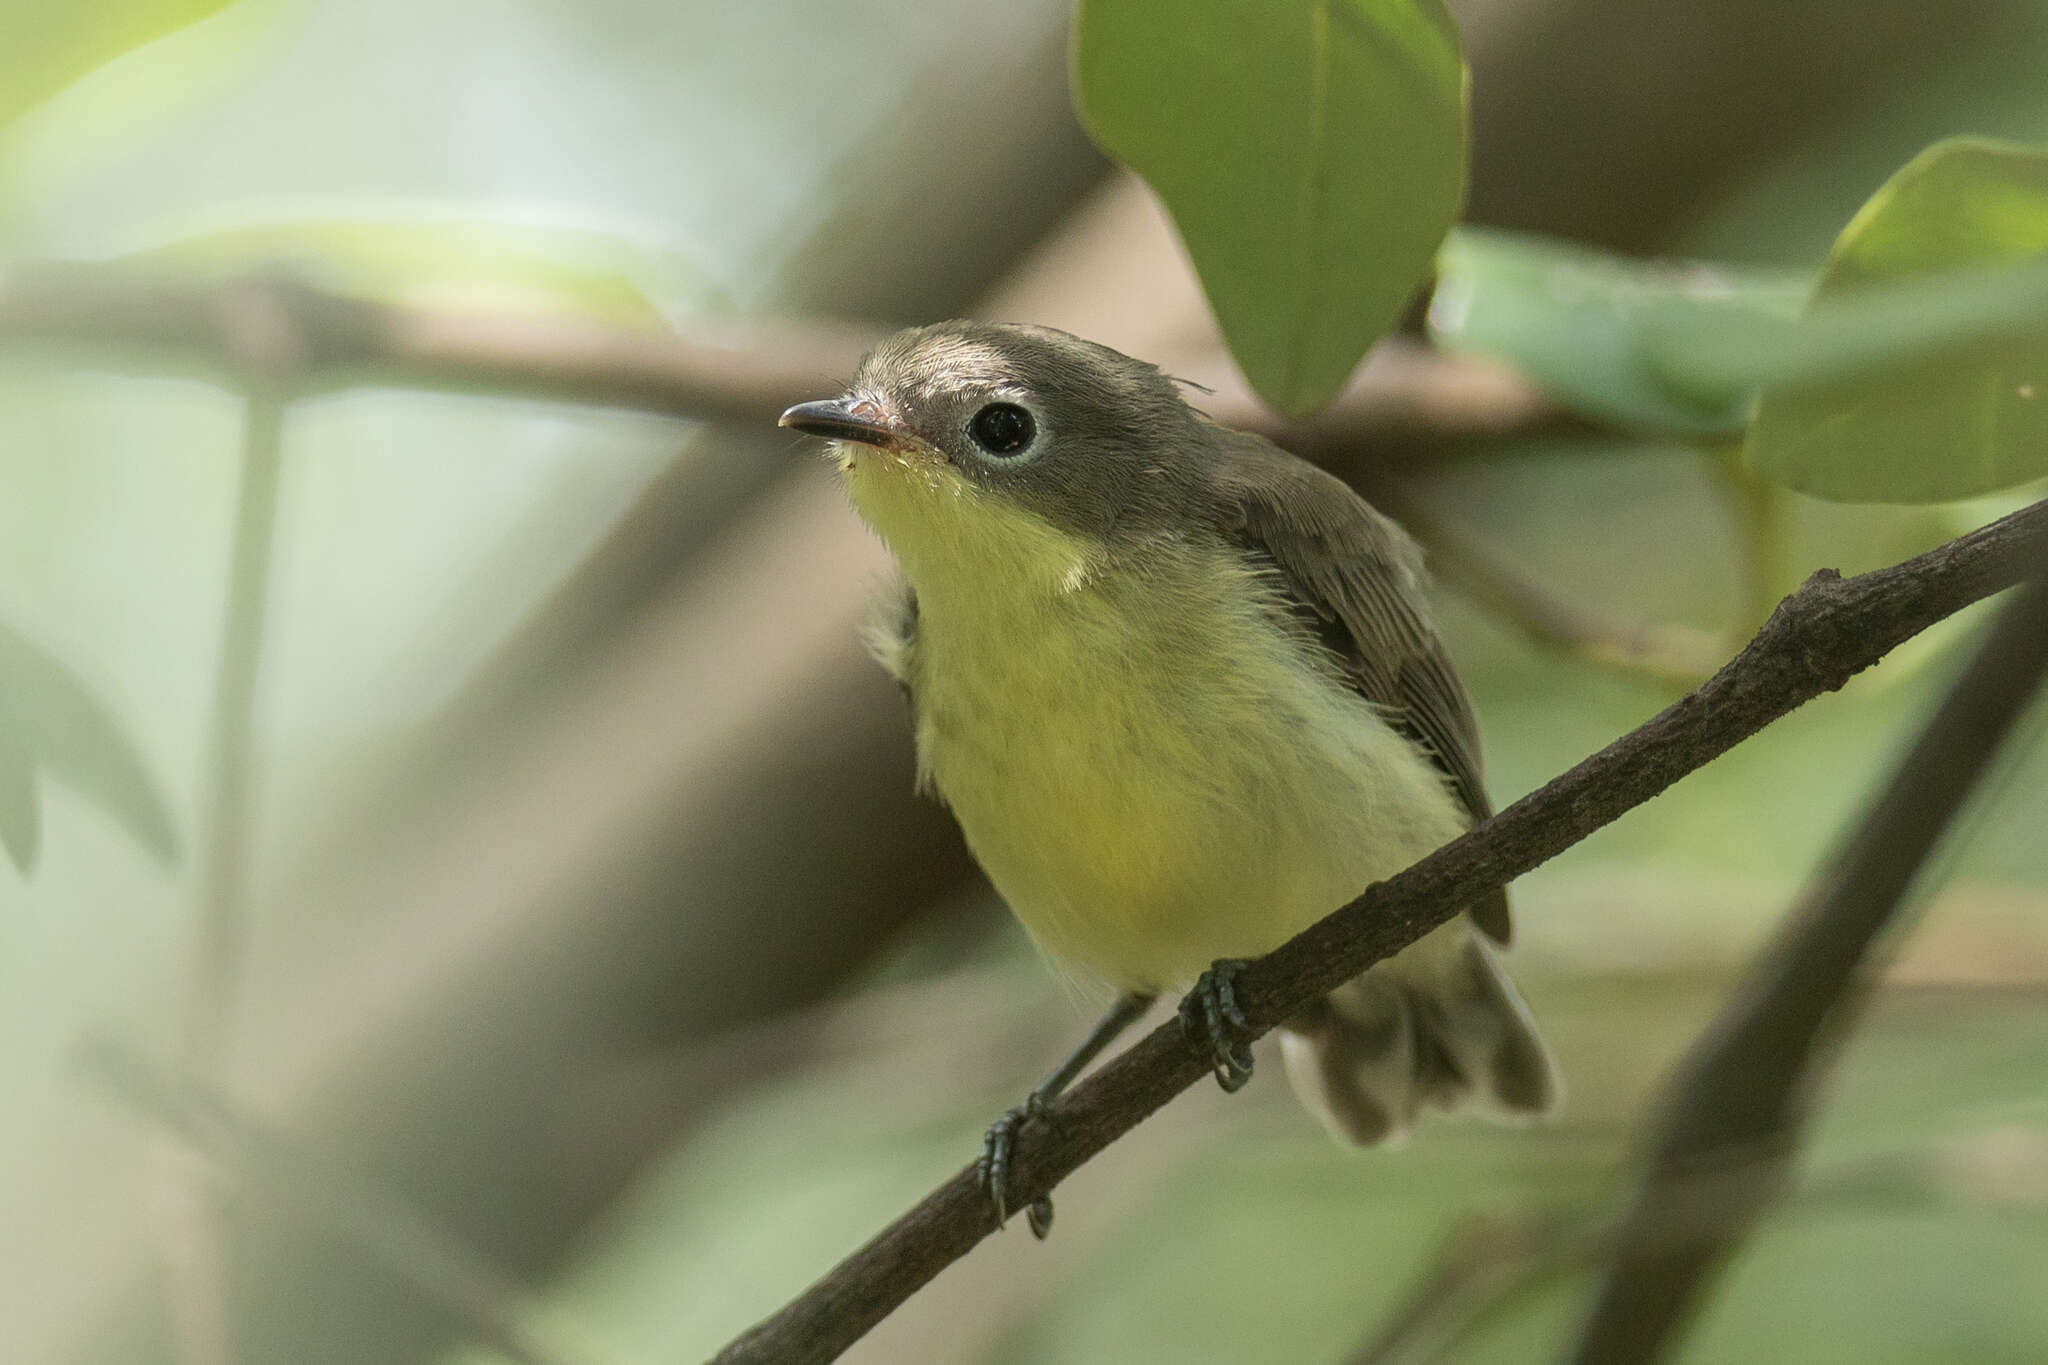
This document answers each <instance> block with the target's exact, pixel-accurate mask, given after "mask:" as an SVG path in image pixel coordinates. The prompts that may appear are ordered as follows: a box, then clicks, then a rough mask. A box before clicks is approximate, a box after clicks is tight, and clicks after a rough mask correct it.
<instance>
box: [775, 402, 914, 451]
mask: <svg viewBox="0 0 2048 1365" xmlns="http://www.w3.org/2000/svg"><path fill="white" fill-rule="evenodd" d="M777 425H779V426H785V427H789V428H792V429H793V430H796V431H801V432H803V433H804V434H805V435H806V436H823V437H825V438H826V439H828V440H833V441H858V442H860V443H861V444H862V445H869V446H888V445H894V444H896V442H898V441H899V440H901V439H902V438H903V437H905V436H907V435H909V432H907V431H906V430H905V429H904V428H903V427H902V426H900V425H898V424H897V423H895V422H893V421H891V420H890V419H889V418H888V417H887V416H886V415H885V414H884V413H883V412H882V410H881V409H880V408H878V407H876V406H875V405H874V404H873V403H868V402H852V401H849V400H847V399H844V398H821V399H819V400H818V401H817V402H815V403H798V404H797V405H796V406H795V407H793V408H791V409H790V410H789V411H788V412H785V413H783V414H782V421H781V422H780V423H778V424H777Z"/></svg>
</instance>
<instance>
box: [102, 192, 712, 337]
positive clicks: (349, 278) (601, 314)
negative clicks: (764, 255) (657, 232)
mask: <svg viewBox="0 0 2048 1365" xmlns="http://www.w3.org/2000/svg"><path fill="white" fill-rule="evenodd" d="M130 260H131V261H133V262H134V263H137V264H143V265H152V266H159V267H165V268H170V269H175V270H179V271H181V272H195V273H205V274H220V275H228V274H237V273H242V272H246V271H250V270H263V269H285V270H289V271H291V272H292V273H294V274H296V275H301V276H304V277H305V278H307V279H309V280H311V281H312V282H313V283H315V284H319V285H321V286H323V287H325V288H328V289H331V290H333V291H335V292H336V293H342V294H349V295H353V296H355V297H357V298H366V299H374V300H376V301H378V302H380V303H392V304H413V305H421V306H442V307H449V308H459V309H465V310H471V309H473V310H478V311H483V312H500V313H503V312H519V313H529V314H540V315H544V316H553V317H563V316H567V317H575V318H580V319H584V320H587V321H591V322H601V323H605V324H608V325H615V326H622V327H641V328H648V329H653V328H658V327H662V326H664V325H665V320H664V317H663V315H662V312H661V310H660V309H659V308H658V307H657V306H656V305H655V303H654V302H653V301H652V299H651V298H650V294H653V295H658V296H671V297H673V296H675V295H677V294H678V293H681V292H685V291H688V290H689V289H690V288H691V287H692V286H693V285H694V284H695V283H696V282H695V280H694V277H693V276H692V275H691V273H690V272H689V271H687V270H686V269H685V268H684V266H683V264H682V263H681V262H679V261H678V260H677V258H676V257H675V256H673V255H672V254H670V253H667V252H665V251H661V250H657V249H655V248H652V247H644V246H642V245H640V244H638V243H635V242H633V241H631V240H630V239H628V238H625V237H623V236H617V235H612V234H609V233H604V232H599V231H594V230H590V229H583V228H566V227H555V226H549V225H544V224H533V223H519V222H507V221H504V220H500V219H492V218H486V217H479V216H466V215H455V214H450V213H447V212H443V211H439V210H437V209H436V208H435V207H434V206H432V205H420V206H416V207H411V208H408V207H406V206H403V205H399V206H383V207H381V208H380V209H379V210H377V211H375V212H365V213H364V214H363V215H361V216H359V217H323V218H306V217H295V216H291V215H290V212H289V210H288V209H287V210H286V211H285V212H284V213H283V214H280V216H279V217H277V218H276V219H274V220H273V221H269V222H254V223H248V224H243V225H237V226H234V227H228V228H222V229H220V230H217V231H214V232H208V233H203V234H199V235H195V236H191V237H186V238H181V239H180V240H178V241H176V242H173V243H171V244H169V245H166V246H162V247H158V248H155V249H153V250H151V251H147V252H143V253H140V254H138V255H136V256H134V257H131V258H130Z"/></svg>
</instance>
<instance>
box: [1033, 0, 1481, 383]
mask: <svg viewBox="0 0 2048 1365" xmlns="http://www.w3.org/2000/svg"><path fill="white" fill-rule="evenodd" d="M1074 99H1075V104H1076V106H1077V107H1078V108H1079V110H1080V113H1081V118H1082V120H1083V122H1084V123H1086V125H1087V127H1088V130H1089V132H1090V133H1091V134H1092V135H1093V136H1094V138H1095V140H1096V141H1097V142H1099V143H1100V144H1101V145H1102V146H1103V148H1104V149H1105V150H1106V151H1108V152H1109V154H1110V155H1111V156H1114V157H1116V158H1117V159H1118V160H1120V161H1122V162H1124V163H1125V164H1126V165H1128V166H1130V167H1131V169H1133V170H1135V171H1136V172H1137V173H1138V174H1139V175H1142V176H1143V177H1144V178H1145V179H1146V180H1147V181H1149V182H1150V183H1151V185H1152V188H1153V189H1154V190H1156V191H1158V193H1159V197H1160V198H1161V199H1162V200H1164V201H1165V203H1166V207H1167V208H1168V210H1170V211H1171V212H1172V214H1173V218H1174V222H1175V223H1176V224H1177V225H1178V226H1179V228H1180V233H1181V237H1182V239H1183V240H1184V241H1185V242H1186V243H1187V249H1188V255H1189V256H1190V258H1192V260H1193V261H1194V266H1195V270H1196V272H1197V273H1198V274H1200V276H1201V278H1202V286H1203V288H1204V289H1205V290H1207V291H1208V295H1209V303H1210V305H1211V306H1212V307H1213V308H1214V309H1215V310H1216V318H1217V321H1218V322H1219V323H1220V324H1221V325H1222V328H1223V335H1224V339H1225V340H1226V341H1227V342H1228V343H1229V345H1230V350H1231V354H1232V355H1234V356H1235V357H1236V358H1237V362H1238V364H1239V366H1240V367H1242V368H1243V370H1244V372H1245V377H1246V378H1247V379H1248V380H1250V381H1251V384H1252V387H1253V388H1255V389H1257V390H1258V392H1259V394H1260V395H1261V396H1262V397H1263V398H1265V400H1266V401H1267V402H1269V403H1271V404H1272V405H1273V406H1274V407H1275V408H1277V409H1279V410H1280V411H1281V412H1284V413H1289V414H1295V415H1299V414H1302V413H1306V412H1309V411H1312V410H1313V409H1315V408H1317V407H1320V406H1321V405H1322V404H1324V403H1326V402H1328V401H1329V400H1330V399H1331V398H1332V397H1334V396H1335V395H1336V393H1337V391H1338V390H1339V389H1340V388H1342V387H1343V384H1344V381H1345V379H1346V377H1347V376H1348V375H1349V374H1350V373H1351V370H1352V367H1353V366H1355V365H1356V364H1357V363H1358V359H1359V357H1360V356H1362V355H1364V354H1365V351H1366V348H1367V347H1369V346H1370V345H1372V343H1373V342H1374V341H1375V340H1377V339H1378V338H1379V337H1380V335H1381V334H1382V333H1384V332H1385V331H1386V330H1387V329H1388V328H1389V327H1390V326H1392V325H1393V323H1394V321H1395V320H1396V318H1397V317H1398V316H1399V315H1400V312H1401V309H1402V306H1403V305H1404V304H1405V303H1406V302H1407V301H1408V299H1409V297H1410V296H1411V295H1413V294H1414V292H1415V288H1416V285H1417V284H1418V282H1419V281H1420V280H1421V279H1422V277H1423V275H1424V274H1425V273H1426V272H1427V271H1428V269H1429V267H1430V261H1431V258H1432V256H1433V255H1434V254H1435V252H1436V248H1437V245H1438V243H1440V242H1441V241H1442V240H1443V235H1444V233H1445V231H1446V230H1447V229H1448V228H1449V227H1450V225H1451V223H1452V222H1453V221H1454V220H1455V219H1456V218H1457V216H1458V210H1459V208H1460V206H1461V205H1462V204H1463V202H1464V194H1465V159H1466V147H1465V142H1466V138H1465V62H1464V55H1463V52H1462V50H1461V48H1460V46H1459V42H1458V34H1457V29H1456V28H1455V26H1454V25H1453V24H1452V22H1451V18H1450V16H1449V14H1448V13H1446V12H1445V10H1444V7H1443V5H1442V3H1441V0H1262V2H1261V3H1251V2H1250V0H1201V2H1200V3H1183V4H1160V3H1158V0H1081V3H1080V8H1079V11H1078V13H1077V15H1076V18H1075V48H1074Z"/></svg>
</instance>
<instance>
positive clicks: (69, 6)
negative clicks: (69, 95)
mask: <svg viewBox="0 0 2048 1365" xmlns="http://www.w3.org/2000/svg"><path fill="white" fill-rule="evenodd" d="M229 3H230V0H0V127H5V125H7V124H8V123H10V122H12V121H13V120H14V119H15V118H17V117H19V116H20V115H21V114H22V113H24V112H25V111H27V110H29V109H32V108H34V107H35V106H36V105H38V104H41V103H42V102H43V101H44V100H46V99H48V98H49V97H50V96H52V95H54V94H56V93H57V92H58V91H59V90H62V89H63V88H64V87H65V86H67V85H69V84H71V83H72V82H73V81H75V80H77V79H78V78H79V77H81V76H83V75H85V74H86V73H87V72H89V71H92V70H93V69H94V68H96V67H99V66H103V65H105V64H106V63H107V62H110V61H112V60H113V59H114V58H116V57H118V56H120V55H121V54H122V53H124V52H126V51H128V50H129V49H131V48H136V47H140V46H142V44H144V43H147V42H150V41H151V40H153V39H156V38H161V37H163V36H164V35H165V34H166V33H170V32H173V31H174V30H176V29H180V28H183V27H185V26H186V25H187V24H192V23H196V22H198V21H199V20H201V19H204V18H206V17H207V16H208V15H210V14H214V13H217V12H218V11H220V10H224V9H226V8H227V7H228V5H229Z"/></svg>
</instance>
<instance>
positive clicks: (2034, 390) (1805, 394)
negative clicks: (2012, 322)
mask: <svg viewBox="0 0 2048 1365" xmlns="http://www.w3.org/2000/svg"><path fill="white" fill-rule="evenodd" d="M2036 260H2042V261H2048V149H2043V148H2039V147H2028V146H2021V145H2018V144H2013V143H1999V142H1991V141H1986V140H1983V139H1978V138H1956V139H1951V140H1949V141H1946V142H1941V143H1937V144H1936V145H1934V146H1933V147H1930V148H1929V149H1928V150H1927V151H1925V152H1923V153H1921V154H1920V155H1919V156H1917V157H1915V158H1914V159H1913V160H1912V161H1911V162H1909V163H1908V164H1907V165H1906V166H1905V168H1904V169H1903V170H1901V171H1900V172H1899V173H1898V174H1897V175H1895V176H1893V177H1892V178H1891V180H1890V181H1889V182H1888V183H1887V184H1886V185H1885V186H1884V188H1883V189H1881V190H1879V191H1878V192H1877V194H1876V195H1874V196H1873V197H1872V198H1871V199H1870V201H1869V202H1868V203H1866V204H1865V205H1864V206H1863V209H1862V210H1861V211H1860V212H1859V213H1858V214H1857V215H1856V216H1855V218H1853V219H1852V220H1851V221H1850V223H1849V226H1848V227H1847V228H1845V229H1843V232H1842V235H1841V237H1840V238H1838V239H1837V240H1836V242H1835V247H1834V250H1833V251H1832V252H1830V253H1829V256H1828V262H1827V265H1826V268H1825V269H1824V270H1823V271H1822V274H1821V278H1820V282H1819V284H1818V286H1817V287H1816V288H1815V290H1814V297H1813V306H1814V309H1815V310H1816V311H1819V310H1821V309H1823V308H1824V307H1825V306H1826V305H1827V304H1828V303H1829V302H1831V301H1834V302H1839V301H1841V300H1843V299H1845V298H1853V297H1854V296H1856V295H1857V294H1859V293H1861V292H1863V291H1867V290H1870V289H1872V288H1873V287H1877V286H1882V285H1886V284H1891V283H1894V282H1897V281H1900V280H1905V279H1910V278H1913V277H1916V276H1938V275H1939V274H1941V273H1942V272H1977V271H1981V270H1982V269H1983V268H1985V267H1997V266H2011V265H2015V264H2019V263H2025V262H2029V261H2036ZM1983 278H1986V279H1988V280H1990V281H1992V282H1993V283H1994V284H1995V282H1996V280H1997V277H1996V276H1995V275H1991V276H1984V277H1983ZM2014 278H2015V279H2020V278H2022V277H2020V276H2015V277H2014ZM2040 321H2041V330H2048V319H2041V320H2040ZM1748 459H1749V461H1750V464H1751V465H1752V467H1754V468H1755V469H1757V470H1758V471H1759V472H1761V473H1763V474H1765V475H1767V476H1769V477H1770V478H1773V479H1776V480H1778V481H1779V482H1781V483H1785V484H1789V485H1790V486H1792V487H1794V488H1797V489H1800V490H1801V491H1803V492H1808V493H1812V494H1815V495H1817V496H1819V497H1824V498H1834V499H1837V500H1839V501H1844V502H1939V501H1946V500H1948V499H1951V498H1962V497H1969V496H1971V495H1973V494H1977V493H1985V492H1989V491H1991V490H1993V489H1998V488H2005V487H2009V486H2010V485H2012V484H2016V483H2020V482H2023V481H2025V480H2028V479H2034V478H2039V477H2041V476H2042V475H2044V474H2048V341H2041V340H2027V341H2020V340H2015V339H2012V338H2011V337H2010V336H2008V337H2006V338H2003V339H2000V338H1997V337H1993V338H1989V339H1984V340H1980V341H1978V342H1976V343H1974V344H1972V345H1970V346H1969V347H1967V348H1965V349H1963V350H1961V351H1958V352H1950V353H1948V354H1944V355H1940V356H1938V357H1929V358H1927V359H1924V360H1922V361H1919V362H1917V363H1912V364H1902V365H1894V366H1889V367H1886V368H1884V369H1882V370H1879V371H1878V372H1875V373H1873V374H1870V375H1869V376H1867V377H1864V378H1859V379H1856V380H1853V381H1848V382H1843V383H1839V384H1831V385H1829V386H1827V387H1825V388H1815V389H1802V390H1800V391H1797V392H1787V393H1780V392H1767V393H1766V394H1765V396H1764V399H1763V401H1762V403H1761V404H1760V406H1759V408H1758V411H1757V416H1756V421H1755V423H1754V424H1753V425H1752V427H1751V429H1750V437H1749V448H1748Z"/></svg>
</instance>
